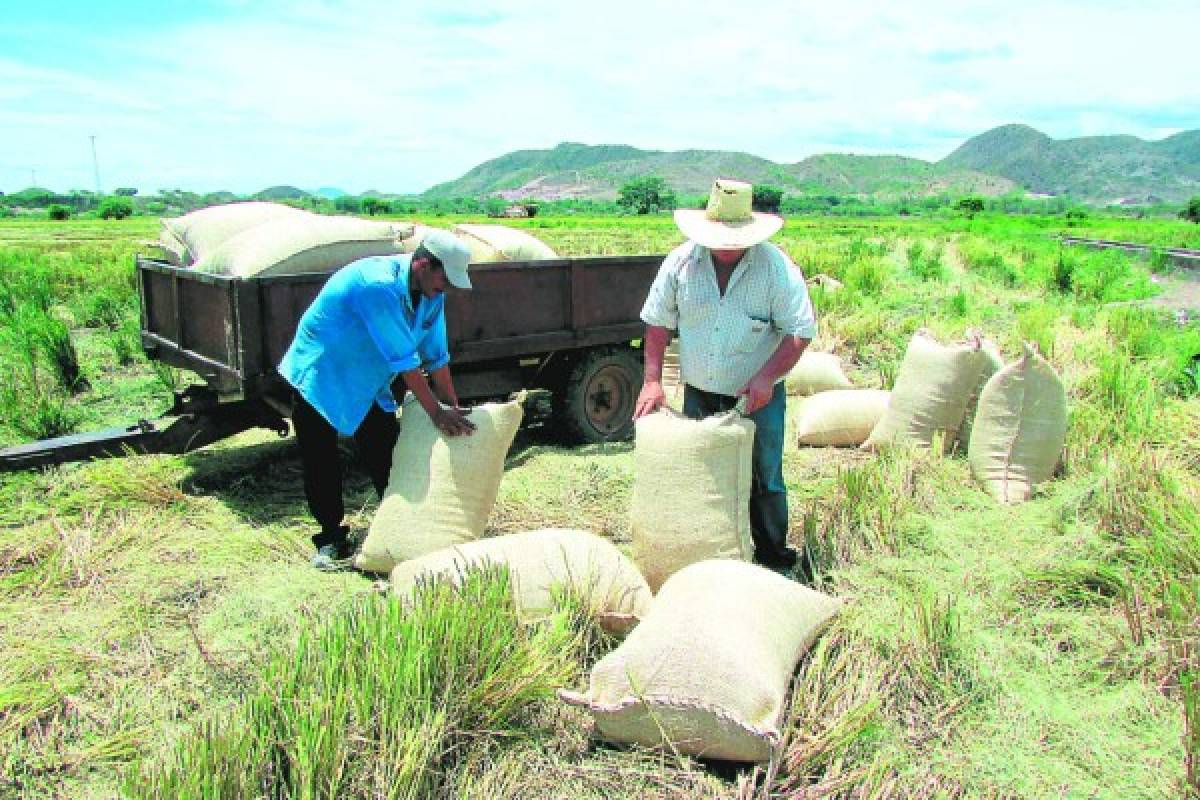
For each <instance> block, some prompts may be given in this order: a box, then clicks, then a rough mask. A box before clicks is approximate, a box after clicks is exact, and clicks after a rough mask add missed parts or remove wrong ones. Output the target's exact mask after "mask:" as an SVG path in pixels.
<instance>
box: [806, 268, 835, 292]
mask: <svg viewBox="0 0 1200 800" xmlns="http://www.w3.org/2000/svg"><path fill="white" fill-rule="evenodd" d="M808 283H809V285H810V286H819V287H821V288H822V289H824V290H825V291H827V292H836V291H837V290H839V289H841V288H842V282H841V281H839V280H838V279H837V278H835V277H833V276H832V275H826V274H825V273H824V272H819V273H817V274H816V275H813V276H812V277H811V278H809V279H808Z"/></svg>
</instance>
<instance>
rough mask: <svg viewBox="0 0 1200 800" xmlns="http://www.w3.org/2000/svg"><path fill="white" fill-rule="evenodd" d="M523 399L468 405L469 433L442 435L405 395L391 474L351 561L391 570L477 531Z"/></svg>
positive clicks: (492, 498) (493, 494)
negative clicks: (363, 537) (362, 539)
mask: <svg viewBox="0 0 1200 800" xmlns="http://www.w3.org/2000/svg"><path fill="white" fill-rule="evenodd" d="M523 399H524V398H523V397H518V399H516V400H512V401H509V402H507V403H484V404H483V405H480V406H476V407H474V408H472V409H471V412H470V420H471V422H473V423H475V431H474V433H472V434H471V435H470V436H446V435H444V434H443V433H442V432H441V431H440V430H438V428H437V426H436V425H434V424H433V420H432V419H430V417H429V415H428V414H426V413H425V410H424V409H423V408H421V404H420V403H418V402H417V401H416V399H415V398H413V397H412V396H411V395H410V396H409V397H408V399H407V400H406V402H405V403H404V405H403V409H402V413H401V416H400V435H399V437H397V439H396V446H395V448H394V449H393V451H392V473H391V475H390V477H389V479H388V486H387V490H386V491H385V492H384V495H383V501H382V502H381V503H380V505H379V510H378V511H376V513H375V517H374V519H372V520H371V527H370V529H369V530H368V532H367V538H366V540H364V541H363V545H362V549H361V550H360V551H359V553H358V555H357V556H356V557H355V561H354V566H356V567H358V568H359V569H361V570H364V571H367V572H384V573H386V572H389V571H391V569H392V568H393V567H394V566H396V564H399V563H401V562H403V561H407V560H409V559H411V558H417V557H419V556H423V555H425V554H426V553H432V552H434V551H435V550H440V549H442V548H444V547H452V546H454V545H460V544H465V543H467V542H471V541H474V540H476V539H478V538H479V537H480V536H482V535H483V531H484V528H485V527H486V526H487V520H488V515H490V514H491V511H492V506H493V505H495V503H496V493H497V492H498V491H499V489H500V479H501V478H502V477H503V475H504V457H505V455H506V454H507V453H508V448H509V447H510V446H511V445H512V442H513V438H515V437H516V435H517V428H518V427H519V426H520V424H521V418H522V416H523V414H524V411H523V408H522V402H523Z"/></svg>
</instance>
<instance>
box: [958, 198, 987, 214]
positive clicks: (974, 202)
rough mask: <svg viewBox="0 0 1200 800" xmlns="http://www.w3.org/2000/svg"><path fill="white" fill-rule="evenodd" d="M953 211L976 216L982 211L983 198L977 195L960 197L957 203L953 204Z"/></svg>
mask: <svg viewBox="0 0 1200 800" xmlns="http://www.w3.org/2000/svg"><path fill="white" fill-rule="evenodd" d="M954 209H955V210H956V211H962V212H964V213H966V214H978V213H979V212H980V211H983V198H982V197H980V196H979V195H968V196H967V197H960V198H959V199H958V202H956V203H955V204H954Z"/></svg>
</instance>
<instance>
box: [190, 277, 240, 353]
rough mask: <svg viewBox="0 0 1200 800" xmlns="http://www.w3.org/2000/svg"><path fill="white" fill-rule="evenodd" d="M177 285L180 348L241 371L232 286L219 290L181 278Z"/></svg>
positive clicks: (215, 286)
mask: <svg viewBox="0 0 1200 800" xmlns="http://www.w3.org/2000/svg"><path fill="white" fill-rule="evenodd" d="M178 285H179V300H180V304H179V326H180V331H181V336H180V341H179V344H180V346H181V347H183V348H184V349H186V350H190V351H192V352H194V353H198V354H200V355H202V356H204V357H205V358H208V359H211V360H212V361H216V362H217V363H220V364H226V365H228V366H229V367H230V368H231V369H233V370H235V371H236V370H238V369H239V366H240V365H239V363H238V346H237V336H238V330H237V317H236V314H235V312H234V303H233V292H232V285H226V286H218V285H212V284H206V283H200V282H198V281H188V280H184V279H182V278H180V279H179V280H178Z"/></svg>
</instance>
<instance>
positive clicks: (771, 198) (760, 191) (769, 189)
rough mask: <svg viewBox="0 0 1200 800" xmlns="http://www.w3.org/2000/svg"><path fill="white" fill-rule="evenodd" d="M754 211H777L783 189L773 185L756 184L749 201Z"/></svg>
mask: <svg viewBox="0 0 1200 800" xmlns="http://www.w3.org/2000/svg"><path fill="white" fill-rule="evenodd" d="M750 202H751V204H752V205H753V207H754V210H755V211H766V212H768V213H771V214H778V213H779V204H780V203H781V202H783V189H777V188H776V187H774V186H767V185H765V184H764V185H761V186H758V185H756V186H755V187H754V189H753V199H752V200H751V201H750Z"/></svg>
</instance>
